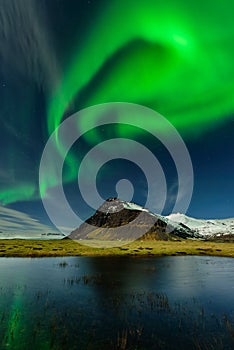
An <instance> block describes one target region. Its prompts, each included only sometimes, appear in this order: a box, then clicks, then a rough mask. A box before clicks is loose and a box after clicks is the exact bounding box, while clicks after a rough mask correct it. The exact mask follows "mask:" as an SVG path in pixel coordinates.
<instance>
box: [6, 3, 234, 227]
mask: <svg viewBox="0 0 234 350" xmlns="http://www.w3.org/2000/svg"><path fill="white" fill-rule="evenodd" d="M233 10H234V5H233V4H232V3H231V2H230V1H228V0H222V1H221V0H218V1H209V0H208V1H202V0H197V1H185V0H174V1H173V0H169V1H161V0H159V1H158V0H135V1H133V0H125V1H119V0H118V1H117V0H113V1H107V0H96V1H94V0H90V1H81V0H79V1H78V0H69V1H68V0H40V1H36V0H0V101H1V102H0V120H1V131H0V133H1V137H0V143H1V152H0V231H3V232H4V231H9V232H10V231H12V232H13V231H14V232H15V231H17V230H18V231H23V230H31V231H33V232H42V231H43V232H44V231H46V230H54V228H53V226H52V224H51V222H50V220H49V218H48V216H47V214H46V211H45V209H44V207H43V204H42V200H41V195H42V196H46V193H47V191H49V189H50V188H56V186H57V182H56V177H55V176H54V173H53V159H51V168H50V166H48V177H47V179H46V181H44V180H43V181H44V182H43V183H42V184H41V187H42V188H41V189H39V167H40V160H41V156H42V152H43V149H44V147H45V145H46V143H47V140H48V139H49V137H50V135H51V134H52V133H53V132H54V131H55V130H56V128H58V127H59V125H60V123H61V122H62V121H63V120H66V119H67V118H69V116H71V115H72V114H74V113H76V112H78V111H80V110H81V109H83V108H87V107H89V106H93V105H96V104H101V103H108V102H128V103H135V104H140V105H143V106H146V107H149V108H151V109H153V110H154V111H157V112H158V113H160V114H161V115H163V116H164V117H165V118H166V119H167V120H168V121H169V122H170V123H171V124H172V125H173V126H174V127H175V128H176V129H177V131H178V132H179V134H180V135H181V137H182V138H183V140H184V142H185V144H186V146H187V149H188V151H189V154H190V157H191V161H192V165H193V171H194V188H193V196H192V200H191V203H190V206H189V208H188V210H187V213H186V214H187V215H189V216H193V217H197V218H226V217H233V216H234V176H233V174H234V156H233V138H234V63H233V62H234V45H233V43H234V22H233ZM95 118H96V116H95V115H93V114H92V113H90V114H86V115H85V117H84V118H80V119H79V120H78V123H77V124H78V125H77V130H78V129H79V132H80V133H81V134H82V135H83V136H82V139H80V140H78V141H77V142H76V143H75V144H74V145H73V146H72V147H71V149H70V150H69V153H68V154H67V155H66V156H65V155H64V145H63V141H62V140H61V139H60V134H59V133H57V136H56V142H55V145H54V147H55V149H56V152H58V154H59V156H60V157H64V168H63V185H64V191H65V194H66V197H67V200H68V201H69V204H70V205H71V207H72V209H73V210H74V212H76V213H78V214H79V215H80V217H81V218H82V219H83V220H85V219H86V218H87V217H88V216H90V215H91V214H92V213H93V211H94V210H96V209H97V208H91V207H90V205H88V204H87V203H86V202H85V200H84V199H82V197H81V193H80V189H79V187H78V184H77V177H78V173H79V165H80V162H81V161H82V159H83V157H84V156H85V154H86V153H87V152H88V151H89V150H91V149H92V148H93V147H94V146H95V145H97V144H99V143H100V142H103V141H105V140H108V139H113V138H118V137H126V138H128V139H131V140H135V141H137V142H140V143H142V144H143V145H144V146H145V147H147V149H149V150H151V152H153V154H154V155H155V157H156V158H157V160H158V161H159V163H160V164H161V167H162V169H163V171H164V175H165V177H166V180H167V200H166V204H165V207H164V209H163V211H162V213H163V214H164V215H167V214H170V211H171V210H172V209H173V200H174V199H175V196H176V192H177V190H178V178H177V174H176V166H175V164H174V163H173V159H172V158H171V156H170V154H168V151H167V150H166V149H165V147H164V145H163V144H162V143H161V142H160V141H159V140H157V139H155V138H154V137H153V136H152V135H151V134H150V133H149V132H147V131H145V130H139V129H138V128H137V127H133V126H131V127H130V126H126V125H124V124H122V126H120V125H113V124H112V125H109V126H108V125H105V126H103V127H96V128H95V129H93V130H90V131H88V132H84V133H83V132H82V131H84V130H86V129H87V126H88V125H90V126H95V122H96V120H95ZM145 123H146V125H147V130H151V129H152V132H153V131H154V130H155V129H156V128H157V121H156V120H155V122H150V123H149V121H148V122H147V120H146V121H145ZM165 133H166V131H165ZM168 137H170V136H168ZM89 166H90V168H89V174H92V169H93V168H92V159H91V160H90V165H89ZM90 178H91V176H90ZM121 179H128V180H129V181H130V182H131V183H132V186H133V196H132V197H133V198H132V199H133V201H135V202H136V203H138V204H140V205H143V206H144V205H145V203H146V199H147V181H146V176H145V174H144V171H142V169H140V168H139V167H138V166H137V165H136V164H134V162H133V161H132V162H131V161H127V160H118V159H113V160H110V161H109V162H107V163H106V164H103V166H102V167H101V168H100V171H99V172H98V176H97V178H95V179H92V178H91V180H93V181H94V182H95V183H96V186H97V189H98V191H99V194H100V196H101V197H102V198H103V200H105V199H106V198H108V197H115V196H117V195H118V194H117V192H116V183H118V181H119V180H121ZM120 192H121V191H120ZM157 193H158V189H157V179H156V180H155V200H156V201H157ZM122 195H123V197H124V195H125V194H124V193H123V194H122ZM151 195H152V194H151ZM153 195H154V194H153ZM123 199H129V198H123ZM130 199H131V198H130ZM181 200H183V198H182V199H181ZM59 204H60V203H57V207H56V210H57V213H58V215H60V214H61V212H62V211H63V208H62V205H61V206H60V205H59ZM156 207H157V206H156ZM149 209H151V210H153V209H155V208H149ZM51 226H52V227H51ZM61 226H62V225H61ZM63 226H64V231H66V230H67V232H69V230H70V229H72V228H74V227H73V223H71V222H69V220H68V219H66V217H64V224H63Z"/></svg>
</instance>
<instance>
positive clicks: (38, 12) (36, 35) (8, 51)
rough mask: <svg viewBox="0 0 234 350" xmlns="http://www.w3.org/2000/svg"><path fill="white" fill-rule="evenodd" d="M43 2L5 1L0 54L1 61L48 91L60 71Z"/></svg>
mask: <svg viewBox="0 0 234 350" xmlns="http://www.w3.org/2000/svg"><path fill="white" fill-rule="evenodd" d="M42 5H43V3H42V2H41V1H35V0H30V1H29V0H9V1H8V0H5V1H1V6H0V52H1V57H2V58H3V60H4V61H5V62H7V63H8V64H10V65H11V67H12V68H13V69H17V70H18V71H19V72H20V73H21V74H24V75H25V74H27V75H29V77H30V78H32V79H34V80H35V81H36V82H37V83H38V84H39V85H40V86H43V87H45V88H46V89H47V88H51V87H53V86H54V84H55V83H56V82H57V81H58V79H59V76H60V70H59V68H58V62H57V58H56V55H55V51H54V49H53V45H52V42H51V40H50V39H49V38H50V35H49V31H48V26H47V23H46V16H45V13H43V6H42Z"/></svg>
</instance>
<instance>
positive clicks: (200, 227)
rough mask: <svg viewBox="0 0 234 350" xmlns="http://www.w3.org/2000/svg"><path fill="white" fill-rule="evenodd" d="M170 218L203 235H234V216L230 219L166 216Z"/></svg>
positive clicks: (178, 215) (178, 214) (181, 215)
mask: <svg viewBox="0 0 234 350" xmlns="http://www.w3.org/2000/svg"><path fill="white" fill-rule="evenodd" d="M165 218H167V219H168V220H170V221H172V222H177V223H181V224H184V225H186V226H188V227H189V228H190V229H191V230H193V231H195V232H197V233H198V234H199V235H201V236H202V237H205V238H207V237H212V236H217V237H220V236H227V235H234V218H229V219H221V220H216V219H212V220H211V219H209V220H203V219H195V218H191V217H189V216H186V215H184V214H180V213H177V214H171V215H168V216H166V217H165Z"/></svg>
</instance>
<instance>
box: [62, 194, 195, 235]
mask: <svg viewBox="0 0 234 350" xmlns="http://www.w3.org/2000/svg"><path fill="white" fill-rule="evenodd" d="M195 236H196V235H195V233H194V232H193V230H191V229H190V228H189V227H187V226H186V225H184V224H182V223H175V222H172V221H170V220H169V219H167V218H165V217H163V216H161V215H156V214H153V213H151V212H150V211H149V210H147V209H145V208H143V207H141V206H138V205H136V204H134V203H129V202H125V201H122V200H120V199H118V198H109V199H107V200H106V201H105V202H104V203H103V204H102V205H101V206H100V208H99V209H98V210H97V211H96V213H95V214H94V215H93V216H91V217H90V218H89V219H88V220H86V221H85V222H84V223H83V224H82V225H81V226H80V227H79V228H77V229H76V230H74V231H73V232H72V233H71V234H70V235H69V238H71V239H75V240H90V241H92V240H101V241H126V242H128V241H133V240H135V239H142V240H146V239H151V240H152V239H153V240H177V239H178V238H193V237H194V238H195Z"/></svg>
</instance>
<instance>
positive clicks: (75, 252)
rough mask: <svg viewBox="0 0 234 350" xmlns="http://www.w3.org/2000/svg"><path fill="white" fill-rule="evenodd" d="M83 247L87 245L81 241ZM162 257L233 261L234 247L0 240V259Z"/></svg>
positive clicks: (186, 242)
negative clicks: (216, 258)
mask: <svg viewBox="0 0 234 350" xmlns="http://www.w3.org/2000/svg"><path fill="white" fill-rule="evenodd" d="M82 243H84V241H82ZM106 243H107V245H108V242H106ZM124 255H125V256H163V255H215V256H226V257H234V243H214V242H203V241H195V240H182V241H143V242H141V241H135V242H132V243H130V244H127V245H124V246H121V247H114V248H95V247H89V246H86V245H84V244H80V243H78V242H75V241H73V240H69V239H68V240H48V241H46V240H44V241H42V240H20V239H17V240H16V239H14V240H0V256H1V257H3V256H6V257H43V256H48V257H52V256H54V257H55V256H124Z"/></svg>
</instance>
